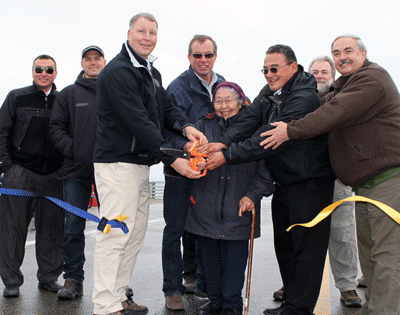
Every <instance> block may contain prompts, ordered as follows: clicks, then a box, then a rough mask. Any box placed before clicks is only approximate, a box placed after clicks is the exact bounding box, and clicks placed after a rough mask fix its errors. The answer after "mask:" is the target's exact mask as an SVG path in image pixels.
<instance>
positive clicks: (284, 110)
mask: <svg viewBox="0 0 400 315" xmlns="http://www.w3.org/2000/svg"><path fill="white" fill-rule="evenodd" d="M273 94H274V93H273V92H272V91H271V90H270V88H269V86H268V85H266V86H265V87H264V88H263V89H262V90H261V92H260V94H259V95H258V96H257V97H256V98H255V100H254V102H253V103H252V105H250V106H248V108H247V110H246V111H242V112H241V113H240V114H239V118H238V122H237V123H236V124H235V125H234V126H232V127H230V128H228V130H227V131H226V133H225V134H224V137H223V138H222V139H221V142H223V143H224V144H226V145H228V146H229V147H228V149H227V150H223V153H224V157H225V159H226V160H227V163H230V164H236V163H241V162H244V161H255V160H259V159H266V162H267V166H268V169H269V170H270V172H271V175H272V178H273V179H274V181H275V182H276V183H277V184H279V185H291V184H293V183H296V182H300V181H303V180H307V179H310V178H330V177H332V178H333V177H334V174H333V170H332V167H331V164H330V160H329V153H328V134H323V135H320V136H317V137H314V138H310V139H307V140H292V141H287V142H285V143H284V144H282V145H281V146H280V147H279V148H278V149H276V150H272V148H269V149H267V150H265V149H264V148H263V147H261V146H260V142H261V141H262V140H263V138H261V137H260V134H261V133H263V132H265V131H267V130H269V129H271V128H273V127H272V126H271V125H270V123H271V122H275V121H284V122H290V121H292V120H293V119H299V118H301V117H304V116H305V115H307V114H308V113H310V112H313V111H314V110H316V109H317V108H319V107H320V105H321V102H320V99H319V97H318V95H317V81H316V79H315V77H314V76H313V75H312V74H310V73H307V72H304V70H303V67H302V66H300V65H299V70H298V72H297V73H296V74H295V75H294V76H293V77H292V79H290V80H289V81H288V82H287V83H286V84H285V86H284V87H283V88H282V91H281V94H280V95H277V96H274V95H273Z"/></svg>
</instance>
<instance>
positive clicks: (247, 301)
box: [239, 207, 256, 315]
mask: <svg viewBox="0 0 400 315" xmlns="http://www.w3.org/2000/svg"><path fill="white" fill-rule="evenodd" d="M242 213H243V210H242V207H240V208H239V217H241V216H242ZM251 214H252V218H251V234H250V250H249V260H248V262H247V282H246V295H245V299H244V314H245V315H248V314H249V304H250V283H251V266H252V263H253V245H254V226H255V221H256V210H255V209H252V210H251Z"/></svg>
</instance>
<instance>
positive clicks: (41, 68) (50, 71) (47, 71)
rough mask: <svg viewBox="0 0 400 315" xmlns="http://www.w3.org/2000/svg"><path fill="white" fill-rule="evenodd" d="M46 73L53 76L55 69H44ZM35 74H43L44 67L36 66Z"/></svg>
mask: <svg viewBox="0 0 400 315" xmlns="http://www.w3.org/2000/svg"><path fill="white" fill-rule="evenodd" d="M44 71H46V73H47V74H53V72H54V69H53V67H46V68H44ZM35 72H36V73H42V72H43V67H42V66H36V67H35Z"/></svg>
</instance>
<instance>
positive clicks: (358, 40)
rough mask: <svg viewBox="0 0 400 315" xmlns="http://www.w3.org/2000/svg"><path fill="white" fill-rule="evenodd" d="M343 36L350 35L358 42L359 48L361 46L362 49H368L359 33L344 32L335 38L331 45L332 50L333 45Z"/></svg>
mask: <svg viewBox="0 0 400 315" xmlns="http://www.w3.org/2000/svg"><path fill="white" fill-rule="evenodd" d="M343 37H349V38H352V39H355V40H356V42H357V46H358V48H360V50H361V51H364V50H367V47H365V45H364V43H363V41H362V40H361V38H360V37H358V36H357V35H354V34H343V35H340V36H338V37H336V38H335V39H334V40H333V42H332V45H331V51H332V50H333V45H334V44H335V42H336V41H337V40H338V39H339V38H343Z"/></svg>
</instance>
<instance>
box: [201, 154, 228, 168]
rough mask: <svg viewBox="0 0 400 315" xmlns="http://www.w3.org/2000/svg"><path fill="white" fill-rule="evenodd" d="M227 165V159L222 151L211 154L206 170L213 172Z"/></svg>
mask: <svg viewBox="0 0 400 315" xmlns="http://www.w3.org/2000/svg"><path fill="white" fill-rule="evenodd" d="M225 163H226V160H225V157H224V155H223V154H222V152H221V151H218V152H214V153H210V154H209V155H208V158H207V166H206V169H208V170H210V171H211V170H213V169H215V168H217V167H220V166H221V165H224V164H225Z"/></svg>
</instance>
